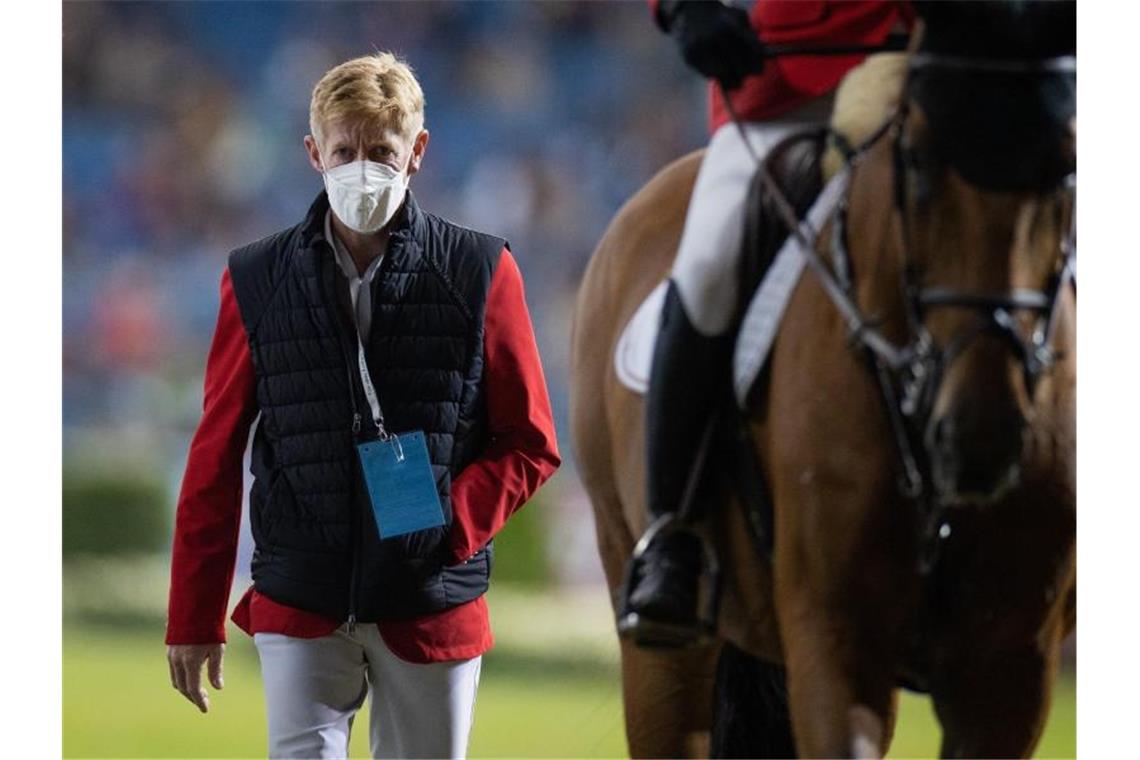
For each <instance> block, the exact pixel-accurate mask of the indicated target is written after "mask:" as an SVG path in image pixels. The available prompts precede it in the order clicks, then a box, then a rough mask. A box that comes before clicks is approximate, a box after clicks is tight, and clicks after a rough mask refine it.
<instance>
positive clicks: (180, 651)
mask: <svg viewBox="0 0 1140 760" xmlns="http://www.w3.org/2000/svg"><path fill="white" fill-rule="evenodd" d="M225 651H226V645H225V644H171V645H170V646H168V647H167V648H166V661H167V663H168V664H169V665H170V684H171V685H172V686H173V687H174V688H175V689H178V691H180V692H182V696H184V697H186V698H187V699H189V700H190V701H191V702H193V703H194V704H196V705H197V706H198V709H199V710H201V711H202V712H209V711H210V698H209V696H208V695H207V694H206V687H204V686H203V685H202V665H203V664H206V665H207V666H208V673H209V677H210V684H211V685H212V686H213V687H214V688H215V689H220V688H222V654H223V653H224V652H225Z"/></svg>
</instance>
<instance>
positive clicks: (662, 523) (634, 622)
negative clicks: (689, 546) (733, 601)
mask: <svg viewBox="0 0 1140 760" xmlns="http://www.w3.org/2000/svg"><path fill="white" fill-rule="evenodd" d="M667 533H688V534H689V535H691V536H693V537H695V538H696V539H697V541H698V543H699V544H700V547H701V558H702V568H701V577H700V578H699V579H698V608H699V609H698V614H697V623H696V625H695V626H690V625H683V624H679V623H663V622H660V621H656V620H648V619H646V618H645V617H644V616H642V615H640V614H638V613H637V612H635V611H633V610H632V609H631V608H630V601H629V598H630V594H631V593H632V591H633V579H634V578H635V577H636V575H637V569H638V566H639V565H640V563H641V561H642V558H643V557H644V555H645V551H646V550H647V549H648V548H649V545H650V544H651V543H652V542H653V540H654V539H656V538H657V537H659V536H663V535H665V534H667ZM702 581H703V583H702ZM702 585H703V586H704V589H703V593H701V588H700V587H701V586H702ZM720 591H721V577H720V561H719V560H718V559H717V556H716V551H715V549H714V548H713V546H712V543H711V542H710V541H709V540H708V539H707V538H706V537H705V536H704V535H703V534H702V533H700V532H699V531H698V530H696V528H695V527H693V526H692V525H691V524H689V523H687V522H685V521H683V520H681V519H680V518H679V517H678V516H677V515H676V514H673V513H671V512H670V513H667V514H664V515H661V516H660V517H658V518H657V519H656V520H654V521H653V523H652V524H650V526H649V528H648V529H647V530H646V531H645V533H644V534H643V535H642V536H641V538H640V539H639V540H638V542H637V545H636V546H634V548H633V554H632V556H631V557H630V559H629V564H628V565H627V566H626V571H625V580H624V581H623V582H622V585H621V596H620V601H619V605H618V615H617V629H618V634H619V635H620V636H621V637H622V638H626V639H631V640H633V641H634V643H636V644H638V645H639V646H658V647H679V646H697V645H699V644H705V643H708V642H709V641H710V640H711V639H713V638H714V637H715V636H716V613H717V608H718V607H719V606H720ZM701 597H703V601H704V604H703V605H701V604H700V602H701Z"/></svg>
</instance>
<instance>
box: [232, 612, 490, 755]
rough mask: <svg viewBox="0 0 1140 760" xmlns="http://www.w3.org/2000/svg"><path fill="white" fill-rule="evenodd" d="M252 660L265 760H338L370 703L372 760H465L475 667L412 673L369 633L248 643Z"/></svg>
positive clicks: (443, 665) (452, 665)
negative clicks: (264, 723)
mask: <svg viewBox="0 0 1140 760" xmlns="http://www.w3.org/2000/svg"><path fill="white" fill-rule="evenodd" d="M253 640H254V643H255V645H256V646H257V654H258V657H259V658H260V659H261V675H262V680H263V682H264V684H265V707H266V713H267V718H268V727H269V757H271V758H345V757H347V756H348V740H349V735H350V732H351V731H352V722H353V718H354V717H355V716H356V711H357V710H359V709H360V707H361V706H362V705H363V704H364V698H365V697H366V696H368V695H369V694H371V712H370V714H369V737H368V738H369V747H370V750H371V753H372V757H375V758H389V757H392V758H396V757H399V758H403V757H435V758H439V757H450V758H462V757H466V755H467V738H468V736H469V734H470V732H471V720H472V716H473V713H474V709H475V692H476V690H477V689H478V687H479V668H480V665H481V663H482V659H483V658H482V657H475V658H473V659H470V660H460V661H455V662H433V663H427V664H419V663H411V662H407V661H406V660H401V659H400V658H398V657H396V655H394V654H392V652H391V650H389V649H388V647H387V645H385V643H384V640H383V639H382V638H381V637H380V633H379V631H378V630H377V628H376V626H375V625H373V624H360V623H358V624H357V626H356V630H355V631H354V632H353V633H352V634H351V635H350V634H349V633H348V631H347V625H342V626H341V627H340V628H338V629H336V630H335V631H334V632H333V633H331V634H329V635H328V636H321V637H318V638H312V639H304V638H298V637H294V636H286V635H283V634H279V633H256V634H254V636H253Z"/></svg>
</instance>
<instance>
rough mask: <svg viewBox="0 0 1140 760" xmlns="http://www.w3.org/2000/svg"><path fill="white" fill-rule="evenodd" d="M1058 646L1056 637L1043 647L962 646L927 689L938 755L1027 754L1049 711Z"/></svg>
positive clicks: (1033, 744)
mask: <svg viewBox="0 0 1140 760" xmlns="http://www.w3.org/2000/svg"><path fill="white" fill-rule="evenodd" d="M963 649H964V650H968V648H963ZM1059 651H1060V638H1059V636H1056V637H1054V642H1053V643H1052V644H1050V645H1049V646H1048V647H1047V648H1046V650H1044V651H1043V650H1042V649H1041V648H1039V647H1038V646H1035V645H1029V646H1026V647H1025V648H1023V649H1020V650H1012V651H1005V652H987V653H983V654H979V653H976V652H970V651H962V652H960V653H959V655H960V656H958V657H955V658H953V659H950V660H947V661H946V662H945V663H944V666H943V667H941V668H939V673H938V674H937V681H935V682H933V683H932V689H931V697H932V698H933V700H934V708H935V711H936V713H937V714H938V719H939V721H940V722H941V723H942V731H943V734H942V750H941V754H942V757H1028V756H1029V755H1030V754H1031V753H1032V751H1033V748H1034V747H1035V746H1036V745H1037V741H1038V740H1039V739H1040V738H1041V731H1042V730H1043V729H1044V726H1045V719H1046V717H1047V716H1048V713H1049V703H1050V698H1051V695H1052V686H1053V681H1054V678H1055V676H1056V672H1057V663H1058V660H1059Z"/></svg>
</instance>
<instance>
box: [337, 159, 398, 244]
mask: <svg viewBox="0 0 1140 760" xmlns="http://www.w3.org/2000/svg"><path fill="white" fill-rule="evenodd" d="M324 177H325V190H327V191H328V194H329V205H330V206H332V210H333V213H334V214H336V217H337V219H340V220H341V221H342V222H344V224H345V226H346V227H348V228H349V229H351V230H355V231H357V232H360V233H365V234H367V233H370V232H375V231H376V230H378V229H380V228H381V227H383V226H384V225H385V224H387V223H388V220H389V219H391V218H392V216H393V215H394V214H395V213H396V210H397V209H398V208H400V204H401V203H403V202H404V194H405V193H406V192H407V190H408V175H407V170H406V169H401V170H400V171H396V170H395V169H393V168H392V167H390V166H388V165H387V164H380V163H377V162H375V161H353V162H351V163H348V164H341V165H340V166H334V167H333V168H331V169H326V170H325V172H324Z"/></svg>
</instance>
